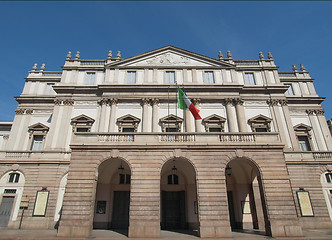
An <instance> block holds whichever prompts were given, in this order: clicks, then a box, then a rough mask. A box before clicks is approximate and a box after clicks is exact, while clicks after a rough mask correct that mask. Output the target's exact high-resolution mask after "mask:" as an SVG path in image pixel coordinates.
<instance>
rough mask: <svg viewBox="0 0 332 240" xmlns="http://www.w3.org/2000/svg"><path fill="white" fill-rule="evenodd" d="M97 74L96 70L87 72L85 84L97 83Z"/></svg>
mask: <svg viewBox="0 0 332 240" xmlns="http://www.w3.org/2000/svg"><path fill="white" fill-rule="evenodd" d="M95 76H96V73H94V72H88V73H86V78H85V85H93V84H95Z"/></svg>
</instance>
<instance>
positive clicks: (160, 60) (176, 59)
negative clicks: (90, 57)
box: [106, 46, 234, 68]
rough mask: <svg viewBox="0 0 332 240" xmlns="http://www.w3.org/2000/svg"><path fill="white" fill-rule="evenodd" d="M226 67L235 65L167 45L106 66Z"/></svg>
mask: <svg viewBox="0 0 332 240" xmlns="http://www.w3.org/2000/svg"><path fill="white" fill-rule="evenodd" d="M222 66H223V67H226V68H232V67H234V65H232V64H230V63H226V62H224V61H222V60H217V59H214V58H210V57H207V56H204V55H200V54H197V53H193V52H190V51H187V50H184V49H181V48H177V47H173V46H166V47H163V48H159V49H156V50H153V51H150V52H146V53H143V54H140V55H137V56H134V57H130V58H127V59H123V60H120V61H117V62H114V63H110V64H108V65H107V66H106V67H132V68H135V67H151V68H152V67H154V68H158V67H160V68H165V67H166V68H172V67H174V68H176V67H186V68H195V67H203V68H204V67H207V68H208V67H222Z"/></svg>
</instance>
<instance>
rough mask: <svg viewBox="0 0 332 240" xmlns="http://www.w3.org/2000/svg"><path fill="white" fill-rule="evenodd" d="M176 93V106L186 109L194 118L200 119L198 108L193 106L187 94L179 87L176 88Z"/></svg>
mask: <svg viewBox="0 0 332 240" xmlns="http://www.w3.org/2000/svg"><path fill="white" fill-rule="evenodd" d="M178 94H179V101H178V108H180V109H183V110H187V109H189V111H190V112H191V113H192V115H193V116H194V118H195V120H199V119H202V118H201V116H200V115H199V110H198V109H197V108H195V106H194V104H193V103H192V102H191V101H190V100H189V98H188V97H187V95H186V94H185V93H184V92H183V91H182V90H181V88H178Z"/></svg>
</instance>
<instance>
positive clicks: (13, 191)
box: [4, 189, 16, 193]
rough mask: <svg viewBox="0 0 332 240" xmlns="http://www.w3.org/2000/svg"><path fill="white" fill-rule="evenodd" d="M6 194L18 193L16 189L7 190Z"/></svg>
mask: <svg viewBox="0 0 332 240" xmlns="http://www.w3.org/2000/svg"><path fill="white" fill-rule="evenodd" d="M4 193H16V189H5V192H4Z"/></svg>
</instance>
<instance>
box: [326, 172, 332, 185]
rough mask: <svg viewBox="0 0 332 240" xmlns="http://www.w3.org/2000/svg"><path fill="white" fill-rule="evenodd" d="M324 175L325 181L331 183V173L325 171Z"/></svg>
mask: <svg viewBox="0 0 332 240" xmlns="http://www.w3.org/2000/svg"><path fill="white" fill-rule="evenodd" d="M325 177H326V182H328V183H332V173H326V174H325Z"/></svg>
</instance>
